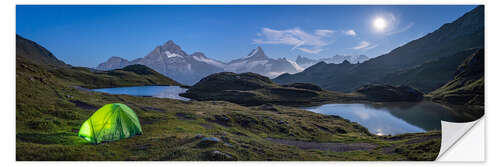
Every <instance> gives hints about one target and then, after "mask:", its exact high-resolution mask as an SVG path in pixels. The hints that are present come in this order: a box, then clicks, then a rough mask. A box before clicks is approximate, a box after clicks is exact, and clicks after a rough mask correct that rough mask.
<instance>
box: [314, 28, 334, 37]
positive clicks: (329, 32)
mask: <svg viewBox="0 0 500 167" xmlns="http://www.w3.org/2000/svg"><path fill="white" fill-rule="evenodd" d="M333 33H335V31H334V30H326V29H321V30H316V31H314V34H316V35H318V36H323V37H329V36H332V35H333Z"/></svg>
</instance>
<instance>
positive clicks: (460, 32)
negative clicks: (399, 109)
mask: <svg viewBox="0 0 500 167" xmlns="http://www.w3.org/2000/svg"><path fill="white" fill-rule="evenodd" d="M481 47H484V6H478V7H476V8H475V9H473V10H472V11H470V12H468V13H466V14H465V15H464V16H462V17H460V18H458V19H457V20H455V21H454V22H452V23H448V24H444V25H443V26H441V27H440V28H439V29H438V30H436V31H434V32H432V33H430V34H427V35H425V36H424V37H422V38H419V39H417V40H414V41H411V42H409V43H407V44H405V45H403V46H401V47H398V48H396V49H394V50H392V51H391V52H389V53H387V54H385V55H382V56H379V57H376V58H373V59H370V60H368V61H366V62H363V63H361V64H359V65H356V66H355V67H352V68H351V69H348V70H346V69H324V72H322V73H318V74H317V75H311V74H301V73H307V71H308V70H305V71H304V72H301V73H298V74H295V75H284V76H280V77H277V78H275V79H274V80H273V81H275V82H278V83H283V84H284V83H292V82H297V78H300V79H299V80H300V82H308V83H314V84H317V85H319V86H321V87H322V88H325V89H329V90H337V91H345V92H349V91H352V90H354V89H356V88H358V87H360V86H361V85H365V84H370V83H375V82H377V80H379V79H382V78H384V77H385V76H386V75H388V74H391V73H393V72H395V71H403V70H407V69H411V68H415V67H416V66H418V65H420V64H423V63H425V62H428V61H432V60H436V59H439V58H442V57H447V56H451V55H453V54H455V53H458V52H460V51H463V50H466V49H469V48H481ZM339 70H341V71H343V72H346V73H343V72H341V71H339ZM296 76H300V77H296ZM304 76H307V77H304ZM451 77H452V76H448V78H451ZM322 78H332V79H326V80H324V79H322ZM387 82H388V83H392V81H387ZM417 88H418V89H420V87H417Z"/></svg>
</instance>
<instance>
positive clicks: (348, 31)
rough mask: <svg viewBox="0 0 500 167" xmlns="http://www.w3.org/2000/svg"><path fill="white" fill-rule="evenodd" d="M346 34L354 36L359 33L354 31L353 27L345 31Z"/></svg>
mask: <svg viewBox="0 0 500 167" xmlns="http://www.w3.org/2000/svg"><path fill="white" fill-rule="evenodd" d="M344 34H345V35H348V36H353V37H355V36H356V35H357V33H356V31H354V30H353V29H350V30H346V31H344Z"/></svg>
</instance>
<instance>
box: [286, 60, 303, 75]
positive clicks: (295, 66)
mask: <svg viewBox="0 0 500 167" xmlns="http://www.w3.org/2000/svg"><path fill="white" fill-rule="evenodd" d="M285 60H286V61H288V63H290V64H292V66H293V68H295V70H297V72H301V71H304V68H302V67H301V66H299V64H297V62H294V61H291V60H288V59H285Z"/></svg>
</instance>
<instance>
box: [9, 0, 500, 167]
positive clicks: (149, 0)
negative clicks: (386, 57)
mask: <svg viewBox="0 0 500 167" xmlns="http://www.w3.org/2000/svg"><path fill="white" fill-rule="evenodd" d="M499 2H500V1H498V0H496V1H495V0H491V1H486V0H454V1H451V0H419V1H418V2H416V1H412V0H398V1H387V0H375V1H373V0H370V1H369V0H350V1H348V0H338V1H332V0H274V1H269V0H253V1H251V0H238V1H236V0H234V1H231V0H212V1H203V0H184V1H181V0H170V1H167V0H66V1H64V0H17V1H14V0H2V1H0V3H1V4H0V18H1V20H2V22H3V23H2V26H0V32H1V37H2V38H1V39H0V51H1V52H2V54H1V56H0V59H1V60H0V63H1V64H0V71H1V73H2V75H0V76H2V82H0V84H1V85H0V92H2V95H1V98H0V104H1V106H2V109H3V110H2V117H1V118H2V119H3V120H2V121H1V123H2V130H3V132H4V133H3V136H2V138H1V142H0V143H1V144H2V147H1V148H3V149H2V154H1V156H0V157H1V161H0V162H2V163H8V164H6V166H13V165H16V166H35V165H40V163H39V162H15V58H14V55H15V34H14V32H15V4H387V5H391V4H422V5H426V4H431V5H432V4H435V5H437V4H486V35H485V36H486V116H485V117H486V118H491V119H493V118H495V119H498V118H500V117H499V116H498V115H499V114H498V112H500V111H499V110H498V109H500V107H499V105H498V103H496V104H495V102H494V100H495V99H500V97H499V94H500V88H499V86H496V87H494V85H500V78H499V77H497V76H494V73H495V72H496V71H499V72H500V66H499V65H497V64H498V63H500V61H499V59H500V58H499V56H500V52H499V50H498V49H499V48H498V47H497V46H498V43H500V41H499V39H500V38H499V31H500V26H499V23H498V21H496V20H498V16H500V6H499ZM490 30H491V31H490ZM492 46H493V47H492ZM485 122H486V123H485V124H486V126H488V127H490V129H494V131H491V132H489V133H488V137H490V138H489V139H487V140H486V143H485V144H486V147H487V149H486V151H487V153H486V163H437V165H443V166H448V165H449V166H463V165H466V166H469V165H474V166H477V165H480V166H493V165H495V166H498V165H499V158H496V157H498V155H499V154H498V153H499V151H497V150H498V149H500V146H499V144H498V141H500V140H498V139H500V138H499V133H498V132H497V128H495V127H500V125H498V124H499V122H500V121H498V120H493V121H491V120H490V121H485ZM488 130H489V129H488ZM484 132H485V130H484V129H479V130H478V128H473V129H472V131H470V132H469V133H468V134H476V135H482V136H484ZM465 137H467V135H466V136H465ZM482 139H483V140H480V138H474V139H472V142H471V143H472V144H466V145H467V146H471V145H474V143H478V142H484V141H485V138H482ZM463 141H466V140H463ZM489 141H492V142H489ZM459 143H460V142H459ZM457 144H458V143H457ZM456 146H458V147H456V148H454V149H459V148H460V145H456ZM488 148H489V149H488ZM463 153H464V154H465V155H471V154H470V153H469V152H463ZM488 157H489V158H488ZM462 158H463V156H462ZM490 158H491V159H490ZM69 164H71V165H72V166H89V165H92V166H96V165H97V166H104V165H106V166H109V165H111V166H113V165H116V166H118V165H119V166H138V165H141V166H144V165H153V166H154V165H156V166H159V165H168V166H172V165H173V166H181V165H182V166H186V165H188V166H204V167H206V166H207V165H218V166H219V165H222V166H229V165H238V166H252V167H254V166H256V165H258V166H260V165H273V166H286V167H290V166H303V165H316V166H322V167H324V166H338V165H342V166H376V165H383V166H393V165H394V166H396V165H397V166H399V165H401V164H405V165H409V166H423V165H431V164H434V165H436V163H435V162H337V161H332V162H236V163H223V162H118V163H102V162H84V163H68V162H63V163H55V162H48V163H45V164H42V165H49V166H57V165H62V166H68V165H69Z"/></svg>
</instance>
